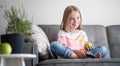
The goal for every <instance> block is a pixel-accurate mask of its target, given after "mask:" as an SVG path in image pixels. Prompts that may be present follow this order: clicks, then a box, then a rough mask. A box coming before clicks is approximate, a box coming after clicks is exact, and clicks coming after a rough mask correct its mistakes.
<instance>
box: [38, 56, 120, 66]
mask: <svg viewBox="0 0 120 66" xmlns="http://www.w3.org/2000/svg"><path fill="white" fill-rule="evenodd" d="M119 64H120V58H111V59H51V60H45V61H42V62H40V63H39V64H38V66H119Z"/></svg>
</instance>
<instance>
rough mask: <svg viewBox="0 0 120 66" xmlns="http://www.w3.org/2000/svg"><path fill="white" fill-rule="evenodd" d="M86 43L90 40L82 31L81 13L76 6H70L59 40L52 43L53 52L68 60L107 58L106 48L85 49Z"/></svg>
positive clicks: (64, 18) (66, 10)
mask: <svg viewBox="0 0 120 66" xmlns="http://www.w3.org/2000/svg"><path fill="white" fill-rule="evenodd" d="M86 42H88V38H87V35H86V33H85V31H83V30H82V17H81V13H80V11H79V9H78V8H77V7H76V6H68V7H67V8H66V9H65V11H64V15H63V19H62V23H61V29H60V30H59V34H58V39H57V41H54V42H52V43H51V46H50V47H51V51H52V53H53V55H54V56H56V57H60V58H61V57H62V58H67V59H70V58H72V59H82V58H88V57H93V58H103V57H105V56H106V54H107V49H106V48H105V47H104V46H98V47H96V48H93V46H88V47H87V48H84V44H85V43H86Z"/></svg>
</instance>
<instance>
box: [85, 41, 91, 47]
mask: <svg viewBox="0 0 120 66" xmlns="http://www.w3.org/2000/svg"><path fill="white" fill-rule="evenodd" d="M88 46H92V43H91V42H86V43H85V44H84V47H88Z"/></svg>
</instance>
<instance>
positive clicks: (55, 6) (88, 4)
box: [0, 0, 120, 34]
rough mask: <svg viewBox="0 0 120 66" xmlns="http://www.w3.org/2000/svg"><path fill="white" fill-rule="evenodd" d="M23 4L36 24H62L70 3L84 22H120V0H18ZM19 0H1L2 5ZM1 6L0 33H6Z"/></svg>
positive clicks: (101, 23)
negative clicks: (66, 8)
mask: <svg viewBox="0 0 120 66" xmlns="http://www.w3.org/2000/svg"><path fill="white" fill-rule="evenodd" d="M18 1H19V2H20V3H21V4H23V6H24V8H25V11H26V13H27V14H28V18H33V23H35V24H60V22H61V19H62V16H63V11H64V9H65V7H66V6H68V5H76V6H77V7H78V8H79V9H80V11H81V13H82V17H83V24H90V25H91V24H95V25H96V24H98V25H104V26H108V25H118V24H120V19H119V18H120V7H119V6H120V0H18ZM18 1H17V0H0V6H1V5H6V6H7V7H8V8H9V7H10V6H11V5H16V7H19V6H20V4H19V3H18ZM2 14H3V11H2V9H1V8H0V34H3V33H5V27H6V24H7V22H6V21H5V19H4V18H3V17H2Z"/></svg>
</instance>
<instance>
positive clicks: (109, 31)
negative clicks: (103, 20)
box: [24, 25, 120, 66]
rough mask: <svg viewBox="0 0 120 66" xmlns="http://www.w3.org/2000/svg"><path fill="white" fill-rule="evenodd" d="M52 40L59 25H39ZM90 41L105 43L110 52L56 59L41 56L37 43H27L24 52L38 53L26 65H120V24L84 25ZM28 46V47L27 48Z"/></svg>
mask: <svg viewBox="0 0 120 66" xmlns="http://www.w3.org/2000/svg"><path fill="white" fill-rule="evenodd" d="M39 26H40V27H41V28H42V29H43V30H44V32H45V33H46V35H47V37H48V39H49V41H50V42H52V41H55V40H56V38H57V34H58V30H59V28H60V26H59V25H39ZM83 30H85V31H86V33H87V35H88V39H89V41H91V42H92V43H93V44H94V46H99V45H104V46H106V47H107V49H108V54H107V56H106V57H105V58H103V59H56V58H53V57H51V56H49V57H47V58H45V59H44V58H42V59H41V58H40V56H39V53H38V49H37V45H36V44H33V43H27V44H25V49H24V53H32V54H36V55H37V58H35V59H26V60H25V63H26V66H120V25H110V26H102V25H83ZM26 48H27V49H26Z"/></svg>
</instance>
